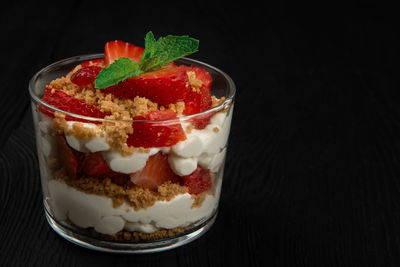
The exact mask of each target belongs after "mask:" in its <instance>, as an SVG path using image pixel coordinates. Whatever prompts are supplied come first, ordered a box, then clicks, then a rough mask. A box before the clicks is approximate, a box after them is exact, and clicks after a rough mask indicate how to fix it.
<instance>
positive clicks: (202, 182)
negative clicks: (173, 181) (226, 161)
mask: <svg viewBox="0 0 400 267" xmlns="http://www.w3.org/2000/svg"><path fill="white" fill-rule="evenodd" d="M182 179H183V185H184V186H186V187H188V188H189V194H194V195H197V194H200V193H202V192H204V191H207V190H209V189H211V176H210V171H209V170H206V169H203V168H202V167H200V166H198V167H197V169H196V170H195V171H194V172H192V173H191V174H189V175H186V176H183V177H182Z"/></svg>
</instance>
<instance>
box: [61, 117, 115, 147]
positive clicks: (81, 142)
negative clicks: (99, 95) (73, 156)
mask: <svg viewBox="0 0 400 267" xmlns="http://www.w3.org/2000/svg"><path fill="white" fill-rule="evenodd" d="M67 123H68V130H70V129H72V125H73V124H74V123H75V122H74V121H68V122H67ZM82 125H83V127H86V128H90V129H94V128H96V127H97V126H96V124H93V123H82ZM65 139H66V140H67V143H68V145H69V146H70V147H72V148H73V149H75V150H78V151H80V152H84V153H87V152H99V151H107V150H109V149H110V145H109V144H108V143H107V140H106V133H103V134H102V136H101V135H100V134H96V136H95V137H92V138H84V139H78V138H76V137H75V136H74V135H72V134H71V135H67V134H66V135H65Z"/></svg>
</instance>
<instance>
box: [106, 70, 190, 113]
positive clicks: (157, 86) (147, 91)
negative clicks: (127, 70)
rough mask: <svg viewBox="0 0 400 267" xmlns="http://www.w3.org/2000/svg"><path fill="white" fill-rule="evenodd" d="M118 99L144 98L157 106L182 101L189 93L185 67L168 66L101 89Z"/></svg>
mask: <svg viewBox="0 0 400 267" xmlns="http://www.w3.org/2000/svg"><path fill="white" fill-rule="evenodd" d="M102 91H104V92H105V93H112V94H113V95H115V96H116V97H118V98H124V99H133V98H134V97H135V96H140V97H146V98H147V99H150V100H151V101H153V102H156V103H157V104H159V105H162V106H167V105H168V104H171V103H176V102H178V101H184V100H185V99H186V97H187V95H188V93H189V92H190V87H189V82H188V77H187V74H186V67H185V66H177V65H175V64H174V63H173V64H168V65H166V66H164V67H163V68H160V69H158V70H155V71H150V72H146V73H143V74H141V75H139V76H136V77H131V78H128V79H126V80H124V81H122V82H120V83H118V84H117V85H115V86H110V87H108V88H105V89H103V90H102Z"/></svg>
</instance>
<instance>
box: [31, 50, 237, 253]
mask: <svg viewBox="0 0 400 267" xmlns="http://www.w3.org/2000/svg"><path fill="white" fill-rule="evenodd" d="M102 57H103V54H93V55H84V56H76V57H72V58H68V59H65V60H61V61H58V62H56V63H54V64H51V65H49V66H47V67H45V68H43V69H42V70H40V71H39V72H38V73H37V74H35V75H34V76H33V77H32V79H31V81H30V83H29V92H30V95H31V104H32V112H33V119H34V125H35V134H36V143H37V150H38V159H39V167H40V175H41V183H42V191H43V202H44V210H45V215H46V218H47V221H48V222H49V224H50V226H51V227H52V228H53V229H54V230H55V231H56V232H57V233H58V234H59V235H61V236H62V237H64V238H65V239H67V240H69V241H71V242H73V243H75V244H78V245H80V246H83V247H86V248H90V249H94V250H99V251H106V252H117V253H147V252H157V251H163V250H167V249H172V248H175V247H178V246H181V245H183V244H186V243H188V242H191V241H193V240H195V239H197V238H198V237H200V236H201V235H202V234H204V233H205V232H206V231H207V230H208V229H209V228H210V227H211V226H212V224H213V223H214V221H215V219H216V215H217V210H218V202H219V197H220V192H221V185H222V178H223V170H224V164H225V156H226V151H227V144H228V137H229V131H230V124H231V119H232V113H233V103H234V94H235V85H234V83H233V81H232V80H231V78H230V77H229V76H227V75H226V74H225V73H224V72H222V71H221V70H219V69H217V68H215V67H213V66H210V65H207V64H205V63H202V62H199V61H196V60H192V59H188V58H182V59H180V60H177V61H176V63H177V64H185V65H196V66H200V67H203V68H205V69H206V70H207V71H208V72H209V73H210V74H211V76H212V78H213V82H212V87H211V94H212V95H213V96H215V97H216V98H217V99H219V100H220V101H218V102H217V103H216V104H215V105H213V107H212V108H211V109H209V110H206V111H204V112H201V113H197V114H193V115H189V116H181V117H179V118H174V119H166V120H157V121H151V120H142V121H134V120H130V121H122V120H111V119H99V118H93V117H87V116H82V115H77V114H73V113H69V112H66V111H63V110H60V109H57V108H55V107H52V106H50V105H48V104H47V103H45V102H43V101H42V100H41V98H42V97H43V94H44V90H45V87H46V85H47V84H48V83H50V82H51V81H52V80H54V79H56V78H59V77H61V76H65V75H66V74H67V73H68V72H70V71H71V70H72V69H73V68H74V67H75V66H76V65H78V64H80V63H82V62H84V61H88V60H93V59H98V58H102ZM204 121H206V123H205V124H204V123H203V124H204V126H203V127H200V128H197V127H193V125H194V124H196V123H198V122H204ZM207 123H208V124H207ZM205 125H207V126H205ZM165 126H167V127H182V130H183V131H184V133H185V135H186V140H182V141H179V142H178V143H176V144H174V145H172V146H169V147H149V148H133V149H130V150H129V149H128V150H127V151H126V150H123V149H121V147H122V146H123V144H122V145H121V147H120V149H118V145H116V144H115V143H116V139H118V133H119V132H120V130H121V129H125V128H129V127H132V128H133V129H139V128H140V127H153V128H157V127H165ZM99 155H101V156H100V157H101V158H103V159H104V160H103V161H104V162H105V164H107V166H108V168H110V169H111V170H112V171H113V172H112V173H110V174H109V176H106V177H104V176H103V177H98V176H96V174H95V173H94V172H93V171H92V169H89V170H88V171H87V172H85V171H82V170H78V171H77V169H78V168H77V167H76V166H75V165H74V164H78V163H76V162H77V161H81V160H82V159H83V160H86V159H87V158H89V157H92V156H93V157H96V156H99ZM71 157H73V160H71ZM155 157H164V159H165V158H168V164H169V166H170V167H171V169H172V170H173V172H174V173H175V174H176V175H178V176H179V177H183V176H188V175H190V174H191V173H194V172H196V171H199V169H200V170H201V172H202V173H206V176H207V177H209V188H207V190H206V191H204V192H200V193H198V192H190V191H191V190H190V188H189V187H188V186H186V185H185V184H184V183H182V180H171V181H168V182H166V183H163V184H161V185H158V187H155V188H154V189H153V190H149V189H144V188H142V187H140V186H137V185H135V184H134V183H132V179H131V178H132V176H131V175H130V174H132V173H136V172H139V171H140V170H142V169H143V168H145V167H146V166H147V163H148V162H150V161H151V159H154V158H155ZM149 159H150V160H149ZM89 166H90V164H89ZM83 168H85V167H83ZM71 170H72V171H71ZM82 172H83V173H84V174H82ZM88 173H93V175H88ZM116 173H118V174H120V175H118V174H116ZM188 188H189V189H188ZM192 191H193V190H192Z"/></svg>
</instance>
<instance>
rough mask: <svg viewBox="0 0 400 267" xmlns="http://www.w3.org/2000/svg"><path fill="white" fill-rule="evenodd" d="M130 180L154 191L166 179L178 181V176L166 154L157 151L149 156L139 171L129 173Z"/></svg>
mask: <svg viewBox="0 0 400 267" xmlns="http://www.w3.org/2000/svg"><path fill="white" fill-rule="evenodd" d="M130 177H131V181H132V183H134V184H135V185H137V186H140V187H143V188H148V189H150V190H153V191H156V190H157V187H158V186H159V185H161V184H163V183H165V182H167V181H171V182H173V183H179V181H180V178H179V176H177V175H176V174H175V173H174V172H173V171H172V170H171V167H170V166H169V163H168V155H166V154H164V153H162V152H158V153H157V154H155V155H153V156H151V157H149V159H148V160H147V162H146V166H144V168H143V169H142V170H140V171H137V172H135V173H132V174H130Z"/></svg>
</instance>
